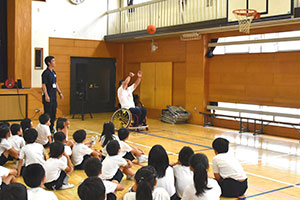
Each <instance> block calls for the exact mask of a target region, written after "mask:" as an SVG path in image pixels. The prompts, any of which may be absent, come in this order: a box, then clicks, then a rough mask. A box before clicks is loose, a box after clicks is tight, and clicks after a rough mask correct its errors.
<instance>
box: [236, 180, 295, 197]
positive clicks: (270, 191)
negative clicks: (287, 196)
mask: <svg viewBox="0 0 300 200" xmlns="http://www.w3.org/2000/svg"><path fill="white" fill-rule="evenodd" d="M299 185H300V183H298V184H296V185H289V186H285V187H281V188H278V189H274V190H269V191H266V192H262V193H259V194H254V195H250V196H247V197H242V198H238V199H239V200H242V199H250V198H253V197H257V196H261V195H264V194H269V193H273V192H277V191H280V190H285V189H288V188H292V187H296V186H299Z"/></svg>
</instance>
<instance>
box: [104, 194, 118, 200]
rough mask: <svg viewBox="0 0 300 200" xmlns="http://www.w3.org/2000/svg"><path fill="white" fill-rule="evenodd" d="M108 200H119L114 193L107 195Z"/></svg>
mask: <svg viewBox="0 0 300 200" xmlns="http://www.w3.org/2000/svg"><path fill="white" fill-rule="evenodd" d="M106 199H107V200H117V196H116V195H115V194H114V193H109V194H107V195H106Z"/></svg>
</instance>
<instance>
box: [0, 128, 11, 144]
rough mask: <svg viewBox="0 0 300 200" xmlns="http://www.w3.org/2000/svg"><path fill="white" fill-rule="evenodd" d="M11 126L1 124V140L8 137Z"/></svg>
mask: <svg viewBox="0 0 300 200" xmlns="http://www.w3.org/2000/svg"><path fill="white" fill-rule="evenodd" d="M9 131H10V130H9V127H7V126H0V142H1V141H2V139H5V138H6V135H7V134H8V133H9Z"/></svg>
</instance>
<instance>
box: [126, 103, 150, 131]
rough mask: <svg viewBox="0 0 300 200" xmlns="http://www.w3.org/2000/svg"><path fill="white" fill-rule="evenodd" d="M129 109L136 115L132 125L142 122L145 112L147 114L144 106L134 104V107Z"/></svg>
mask: <svg viewBox="0 0 300 200" xmlns="http://www.w3.org/2000/svg"><path fill="white" fill-rule="evenodd" d="M129 110H130V112H131V113H132V114H133V115H135V117H136V119H135V122H134V124H133V126H134V127H136V126H138V125H141V124H142V122H144V120H145V117H146V114H147V110H146V108H144V107H138V106H136V107H134V108H130V109H129Z"/></svg>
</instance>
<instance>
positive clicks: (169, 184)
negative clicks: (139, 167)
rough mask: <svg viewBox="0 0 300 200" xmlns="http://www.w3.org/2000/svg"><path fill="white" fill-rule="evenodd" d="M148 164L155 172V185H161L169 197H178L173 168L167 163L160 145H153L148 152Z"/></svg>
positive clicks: (166, 155)
mask: <svg viewBox="0 0 300 200" xmlns="http://www.w3.org/2000/svg"><path fill="white" fill-rule="evenodd" d="M148 165H151V166H153V167H154V168H155V170H156V172H157V184H156V186H155V187H163V188H164V189H165V190H166V191H167V192H168V194H169V196H170V197H171V200H177V199H179V197H178V195H177V194H176V189H175V178H174V171H173V168H172V167H171V166H170V164H169V157H168V154H167V152H166V150H165V149H164V147H163V146H161V145H154V146H153V147H152V148H151V150H150V152H149V160H148Z"/></svg>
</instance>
